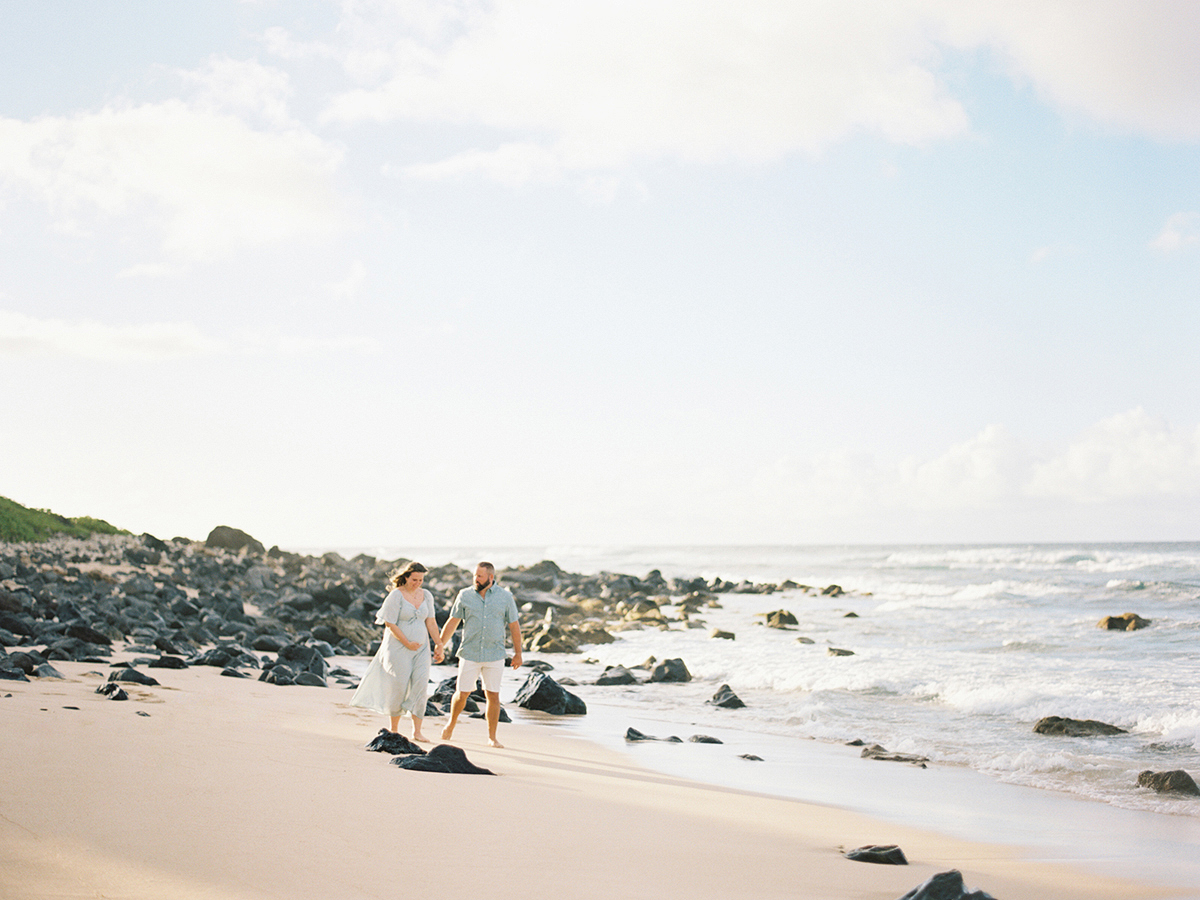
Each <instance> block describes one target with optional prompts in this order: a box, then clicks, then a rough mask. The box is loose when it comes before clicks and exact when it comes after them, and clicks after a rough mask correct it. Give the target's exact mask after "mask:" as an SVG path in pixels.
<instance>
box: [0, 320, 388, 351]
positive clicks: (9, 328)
mask: <svg viewBox="0 0 1200 900" xmlns="http://www.w3.org/2000/svg"><path fill="white" fill-rule="evenodd" d="M381 350H382V347H381V345H380V342H379V341H377V340H376V339H374V338H369V337H358V336H354V335H343V336H338V335H332V336H329V337H322V338H310V337H297V336H289V335H253V334H251V335H241V336H239V337H237V338H235V339H233V340H222V339H218V338H214V337H210V336H209V335H206V334H205V333H204V332H202V331H201V330H200V329H199V328H197V327H196V326H195V325H193V324H191V323H190V322H153V323H146V324H130V325H107V324H104V323H101V322H95V321H90V320H86V319H76V320H67V319H38V318H35V317H33V316H27V315H24V314H23V313H17V312H9V311H5V310H0V357H6V356H8V357H19V356H55V357H74V358H78V359H90V360H98V361H102V362H159V361H163V360H169V359H180V358H185V357H198V356H217V355H231V354H239V355H247V356H310V355H316V354H321V353H356V354H364V353H370V354H373V353H378V352H380V351H381Z"/></svg>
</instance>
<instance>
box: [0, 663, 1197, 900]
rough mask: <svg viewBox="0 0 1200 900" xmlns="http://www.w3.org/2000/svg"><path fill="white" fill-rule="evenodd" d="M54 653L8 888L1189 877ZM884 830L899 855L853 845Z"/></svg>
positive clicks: (4, 790) (630, 887) (14, 753)
mask: <svg viewBox="0 0 1200 900" xmlns="http://www.w3.org/2000/svg"><path fill="white" fill-rule="evenodd" d="M55 666H56V667H57V668H58V669H59V670H60V671H62V672H63V673H64V674H65V675H67V679H66V680H64V681H58V680H41V681H34V682H32V683H29V684H25V683H20V682H0V773H2V774H0V897H2V898H5V900H25V898H51V897H53V898H84V897H87V898H96V897H104V898H146V900H174V898H193V900H194V898H214V900H230V898H264V897H278V898H287V900H303V898H329V900H343V898H357V897H371V898H374V897H379V898H383V897H388V898H391V897H426V898H468V897H469V898H484V897H487V898H498V900H506V898H518V897H520V898H530V897H551V896H556V897H564V898H568V900H574V898H604V900H614V898H621V900H625V898H643V897H644V898H655V900H662V898H667V897H687V898H689V900H706V898H714V900H716V898H721V900H729V898H739V897H746V898H756V900H762V898H775V897H779V898H783V897H786V898H789V900H795V898H810V900H821V898H842V900H857V898H864V900H865V898H870V900H895V898H898V897H900V896H901V895H903V894H904V893H905V892H907V891H908V890H909V889H911V888H913V887H915V886H916V885H917V884H919V883H920V882H922V881H924V880H925V879H926V878H928V877H929V876H930V875H933V874H935V873H937V872H941V871H945V870H948V869H959V870H961V871H962V873H963V875H964V878H965V880H966V883H967V886H968V888H970V889H982V890H985V891H987V892H989V893H991V894H993V895H994V896H995V897H997V898H999V900H1023V898H1029V900H1033V898H1037V900H1044V898H1047V897H1054V898H1057V900H1072V898H1079V900H1084V898H1087V900H1104V898H1150V897H1156V898H1168V897H1170V898H1181V897H1200V889H1196V888H1194V887H1187V886H1184V887H1180V886H1175V887H1174V888H1173V889H1172V888H1171V887H1170V886H1154V885H1150V884H1138V883H1133V882H1128V881H1120V880H1116V879H1112V878H1106V877H1099V876H1094V875H1092V874H1089V873H1088V872H1087V871H1084V870H1082V869H1080V868H1077V867H1072V866H1071V865H1067V864H1059V863H1055V862H1048V861H1033V860H1030V859H1027V858H1023V856H1022V854H1021V852H1020V851H1019V850H1018V849H1014V848H1012V847H1006V846H990V845H986V844H978V843H970V842H965V841H961V840H956V839H953V838H948V837H944V836H941V835H938V834H934V833H929V832H923V831H920V830H916V829H912V828H905V827H899V826H896V825H892V824H886V823H881V822H878V821H874V820H872V819H869V818H866V817H863V816H861V815H857V814H853V813H848V812H845V811H842V810H839V809H833V808H829V807H823V806H816V805H811V804H805V803H800V802H797V801H794V800H787V799H780V798H775V797H766V796H760V795H755V794H748V793H741V792H738V791H733V790H729V789H725V788H720V787H713V786H709V785H704V784H699V783H695V782H689V781H685V780H682V779H676V778H673V777H670V776H665V775H661V774H658V773H654V772H650V771H647V770H645V769H641V768H639V767H638V766H637V765H635V764H634V763H633V762H631V760H630V759H629V758H627V757H626V756H625V755H624V754H621V753H617V752H613V751H610V750H607V749H605V748H602V747H598V746H596V745H594V744H591V743H589V742H587V741H585V740H582V739H580V738H576V737H572V736H570V735H565V734H563V733H562V732H561V730H557V729H555V728H553V727H549V726H548V725H543V724H539V723H538V720H537V716H535V715H530V716H526V715H523V714H522V713H521V711H515V710H514V711H513V713H514V716H516V717H518V721H517V722H515V723H514V724H504V725H501V726H500V728H501V732H500V737H501V740H502V741H503V742H504V743H505V744H506V748H505V749H490V748H488V747H487V746H486V741H485V738H486V734H485V727H484V724H483V723H482V721H480V720H475V719H463V720H460V724H459V727H458V730H457V731H456V733H455V740H454V741H453V742H452V743H454V744H456V745H457V746H459V747H462V748H463V749H464V750H465V751H466V753H467V756H468V758H469V759H470V760H471V761H472V762H474V763H475V764H477V765H480V766H484V767H486V768H488V769H491V770H492V771H493V772H495V773H497V775H498V776H499V777H495V778H491V777H486V776H471V775H443V774H435V773H425V772H409V771H405V770H402V769H399V768H397V767H395V766H392V765H389V759H390V757H388V756H387V755H385V754H379V753H367V752H364V751H363V749H362V747H363V744H364V743H365V742H366V741H368V740H370V738H371V737H372V736H374V734H375V733H376V732H377V731H378V729H379V728H380V727H381V726H382V725H383V724H384V723H383V721H382V717H381V716H376V715H373V714H370V713H366V712H363V711H360V710H356V709H352V708H350V707H348V706H347V701H348V700H349V697H350V692H349V691H345V690H337V689H325V688H307V687H277V686H273V685H268V684H264V683H261V682H257V681H252V680H249V679H246V680H243V679H236V678H228V677H222V676H221V675H220V673H219V671H218V670H217V669H214V668H205V667H200V668H193V669H185V670H169V669H151V670H147V671H148V672H149V674H152V675H153V676H154V677H155V678H157V679H158V680H159V681H160V682H162V685H161V686H159V687H145V688H143V687H139V686H137V685H126V686H125V687H126V690H127V691H128V692H129V694H130V700H129V701H127V702H117V701H112V700H108V699H107V698H105V697H103V696H101V695H99V694H96V693H95V688H96V687H97V686H99V684H100V683H101V682H102V681H103V680H104V679H105V678H106V677H107V675H108V672H109V671H110V670H109V669H107V668H104V667H103V666H100V665H97V664H92V663H65V662H64V663H55ZM97 673H98V674H97ZM5 695H11V696H5ZM67 707H78V709H69V708H67ZM139 713H144V714H147V715H139ZM403 727H404V728H406V727H407V722H405V723H404V726H403ZM427 732H428V733H429V734H430V735H436V734H438V733H439V732H440V720H431V721H430V722H428V723H427ZM892 843H894V844H899V845H900V846H901V847H902V848H903V850H904V852H905V853H906V855H907V856H908V858H909V861H910V863H911V864H910V865H908V866H881V865H872V864H867V863H858V862H851V861H849V860H846V859H844V858H843V856H842V851H844V850H847V849H850V848H853V847H859V846H863V845H866V844H892Z"/></svg>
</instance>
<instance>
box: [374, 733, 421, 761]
mask: <svg viewBox="0 0 1200 900" xmlns="http://www.w3.org/2000/svg"><path fill="white" fill-rule="evenodd" d="M364 749H366V750H370V751H371V752H373V753H390V754H392V756H400V755H402V754H416V755H418V756H424V755H425V751H424V750H422V749H421V747H419V746H418V745H417V744H414V743H413V742H412V741H410V740H409V739H408V738H406V737H405V736H404V735H402V734H396V732H394V731H388V730H387V729H386V728H380V729H379V734H377V735H375V737H373V738H371V740H370V741H368V742H367V745H366V747H365V748H364Z"/></svg>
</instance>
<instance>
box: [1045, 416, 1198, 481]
mask: <svg viewBox="0 0 1200 900" xmlns="http://www.w3.org/2000/svg"><path fill="white" fill-rule="evenodd" d="M1026 491H1027V493H1029V494H1030V495H1031V496H1035V497H1059V498H1066V499H1069V500H1074V501H1078V502H1082V503H1096V502H1104V501H1109V500H1125V499H1130V498H1143V497H1162V496H1171V495H1186V496H1192V495H1195V494H1197V493H1200V429H1197V430H1196V431H1195V432H1193V433H1192V434H1180V433H1178V432H1176V431H1174V430H1173V429H1172V428H1171V427H1170V426H1169V425H1168V424H1167V423H1166V422H1164V421H1162V420H1161V419H1156V418H1154V417H1152V416H1150V415H1148V414H1147V413H1146V412H1145V411H1144V410H1141V409H1134V410H1130V411H1129V412H1125V413H1121V414H1120V415H1116V416H1113V417H1112V418H1109V419H1105V420H1104V421H1103V422H1100V423H1099V424H1097V425H1095V426H1094V427H1092V428H1091V429H1089V430H1088V431H1087V432H1086V433H1084V434H1083V435H1081V436H1080V437H1079V438H1077V439H1076V440H1075V441H1074V442H1072V443H1071V445H1070V446H1068V447H1067V448H1066V449H1065V450H1064V451H1062V452H1061V453H1059V454H1057V455H1056V456H1055V457H1053V458H1052V459H1049V460H1046V461H1045V462H1041V463H1039V464H1037V465H1036V466H1035V468H1034V471H1033V474H1032V477H1031V479H1030V481H1029V483H1028V485H1027V486H1026Z"/></svg>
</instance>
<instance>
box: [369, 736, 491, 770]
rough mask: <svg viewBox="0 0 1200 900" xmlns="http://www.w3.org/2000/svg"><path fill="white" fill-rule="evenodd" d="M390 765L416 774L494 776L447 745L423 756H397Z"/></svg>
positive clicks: (440, 745)
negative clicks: (440, 773) (410, 770)
mask: <svg viewBox="0 0 1200 900" xmlns="http://www.w3.org/2000/svg"><path fill="white" fill-rule="evenodd" d="M392 765H394V766H399V767H400V768H402V769H412V770H414V771H417V772H448V773H450V774H452V775H495V774H496V773H495V772H492V771H490V770H489V769H484V768H480V767H479V766H477V765H474V764H473V763H472V762H471V761H470V760H468V759H467V754H465V753H463V752H462V750H460V749H459V748H458V747H452V746H450V745H449V744H438V745H437V746H436V747H434V748H433V749H432V750H430V751H429V752H428V753H426V754H425V755H424V756H397V757H395V758H394V759H392Z"/></svg>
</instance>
